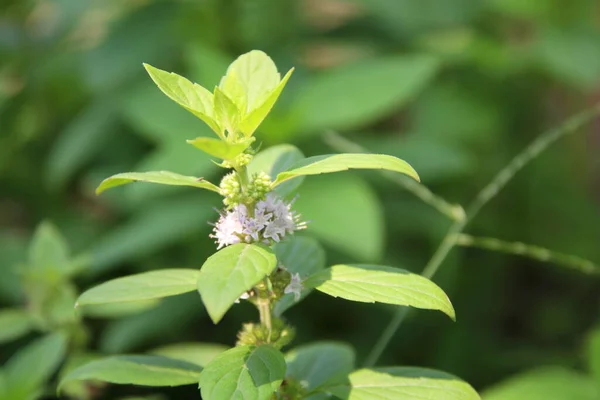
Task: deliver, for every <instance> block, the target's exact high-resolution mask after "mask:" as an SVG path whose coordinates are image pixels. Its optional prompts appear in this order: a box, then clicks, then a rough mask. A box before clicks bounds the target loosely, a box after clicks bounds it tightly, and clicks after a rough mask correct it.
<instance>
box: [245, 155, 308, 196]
mask: <svg viewBox="0 0 600 400" xmlns="http://www.w3.org/2000/svg"><path fill="white" fill-rule="evenodd" d="M303 158H304V154H302V152H301V151H300V150H298V148H296V147H295V146H292V145H290V144H280V145H277V146H271V147H269V148H267V149H265V150H263V151H261V152H260V153H258V154H257V155H256V156H255V157H254V159H253V160H252V162H250V164H248V173H250V174H251V175H253V174H255V173H258V172H265V173H266V174H268V175H269V176H270V177H271V178H274V177H276V176H277V174H279V173H280V172H283V171H285V170H288V169H290V168H291V167H292V165H294V164H296V163H297V162H299V161H300V160H302V159H303ZM303 180H304V177H302V176H299V177H297V178H294V179H290V180H289V181H287V182H285V183H283V184H281V185H279V186H278V187H276V188H275V191H276V192H277V193H278V194H279V195H281V196H286V195H288V194H290V193H292V192H293V191H294V190H296V189H297V188H298V186H300V184H301V183H302V181H303Z"/></svg>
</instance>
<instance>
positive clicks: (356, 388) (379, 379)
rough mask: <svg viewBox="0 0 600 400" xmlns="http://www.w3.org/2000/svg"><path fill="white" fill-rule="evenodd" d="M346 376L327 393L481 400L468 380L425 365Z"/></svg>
mask: <svg viewBox="0 0 600 400" xmlns="http://www.w3.org/2000/svg"><path fill="white" fill-rule="evenodd" d="M348 378H349V379H348V383H347V384H345V385H340V386H336V387H332V388H329V389H328V390H327V392H328V393H333V394H334V395H335V396H338V397H340V398H342V399H344V400H365V399H378V400H414V399H436V400H437V399H444V400H481V399H480V397H479V395H478V394H477V392H476V391H475V390H474V389H473V388H472V387H471V386H470V385H469V384H468V383H466V382H463V381H461V380H459V379H458V378H456V377H454V376H452V375H449V374H446V373H444V372H439V371H434V370H430V369H425V368H411V367H390V368H377V369H360V370H358V371H355V372H353V373H351V374H350V376H349V377H348ZM521 399H527V400H530V399H529V398H526V397H523V398H521ZM486 400H487V399H486Z"/></svg>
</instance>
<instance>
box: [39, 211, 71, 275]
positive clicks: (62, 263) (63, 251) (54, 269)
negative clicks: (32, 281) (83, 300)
mask: <svg viewBox="0 0 600 400" xmlns="http://www.w3.org/2000/svg"><path fill="white" fill-rule="evenodd" d="M70 265H71V262H70V260H69V249H68V247H67V243H66V241H65V239H64V238H63V237H62V235H61V234H60V232H58V230H57V229H56V227H55V226H54V225H52V224H51V223H49V222H42V223H41V224H40V225H38V227H37V229H36V231H35V233H34V234H33V239H32V241H31V245H30V248H29V268H30V270H31V271H32V272H34V273H35V272H37V273H43V274H47V275H48V276H53V275H54V276H62V275H67V274H68V273H69V272H70V271H69V270H70V268H69V267H70Z"/></svg>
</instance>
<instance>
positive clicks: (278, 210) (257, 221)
mask: <svg viewBox="0 0 600 400" xmlns="http://www.w3.org/2000/svg"><path fill="white" fill-rule="evenodd" d="M291 208H292V203H286V202H285V201H284V200H282V199H281V198H280V197H278V196H276V195H275V194H273V193H269V194H268V195H267V196H266V198H265V199H264V200H261V201H259V202H257V203H256V206H255V207H254V210H253V211H254V212H253V213H249V212H248V208H247V207H246V206H245V205H244V204H238V205H236V206H234V207H233V209H231V210H230V211H224V212H223V213H222V214H221V217H220V218H219V220H218V221H217V223H216V224H215V228H214V230H213V231H214V233H213V234H211V235H210V237H211V238H214V239H216V243H217V244H218V247H217V249H220V248H222V247H225V246H229V245H231V244H235V243H242V242H243V243H255V242H261V243H265V244H269V243H271V242H272V241H275V242H279V241H280V240H282V239H283V238H284V237H285V236H286V235H288V234H292V233H294V231H297V230H300V229H304V228H306V223H305V222H301V221H300V215H299V214H297V213H295V212H294V211H292V209H291Z"/></svg>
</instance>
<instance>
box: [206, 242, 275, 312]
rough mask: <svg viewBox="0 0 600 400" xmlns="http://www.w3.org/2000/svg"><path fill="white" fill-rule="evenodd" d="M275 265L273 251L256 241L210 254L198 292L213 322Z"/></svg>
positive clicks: (235, 245)
mask: <svg viewBox="0 0 600 400" xmlns="http://www.w3.org/2000/svg"><path fill="white" fill-rule="evenodd" d="M276 266H277V259H276V258H275V255H274V254H273V251H272V250H271V249H269V248H267V247H264V246H258V245H254V244H245V243H238V244H234V245H231V246H229V247H225V248H224V249H222V250H220V251H218V252H217V253H215V254H213V255H212V256H210V257H209V258H208V259H207V260H206V262H205V263H204V265H202V268H201V269H200V275H199V276H198V292H200V295H201V296H202V301H203V302H204V305H205V306H206V310H207V311H208V315H210V318H211V319H212V320H213V322H214V323H217V322H219V321H220V320H221V318H223V315H225V313H226V312H227V310H229V308H230V307H231V306H232V305H233V303H235V301H236V300H237V299H238V298H239V297H240V296H241V295H242V294H243V293H244V292H246V291H248V290H250V289H251V288H252V287H253V286H254V285H256V284H257V283H258V282H260V280H261V279H263V278H264V277H265V276H267V275H269V274H270V273H271V271H273V269H275V267H276Z"/></svg>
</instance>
